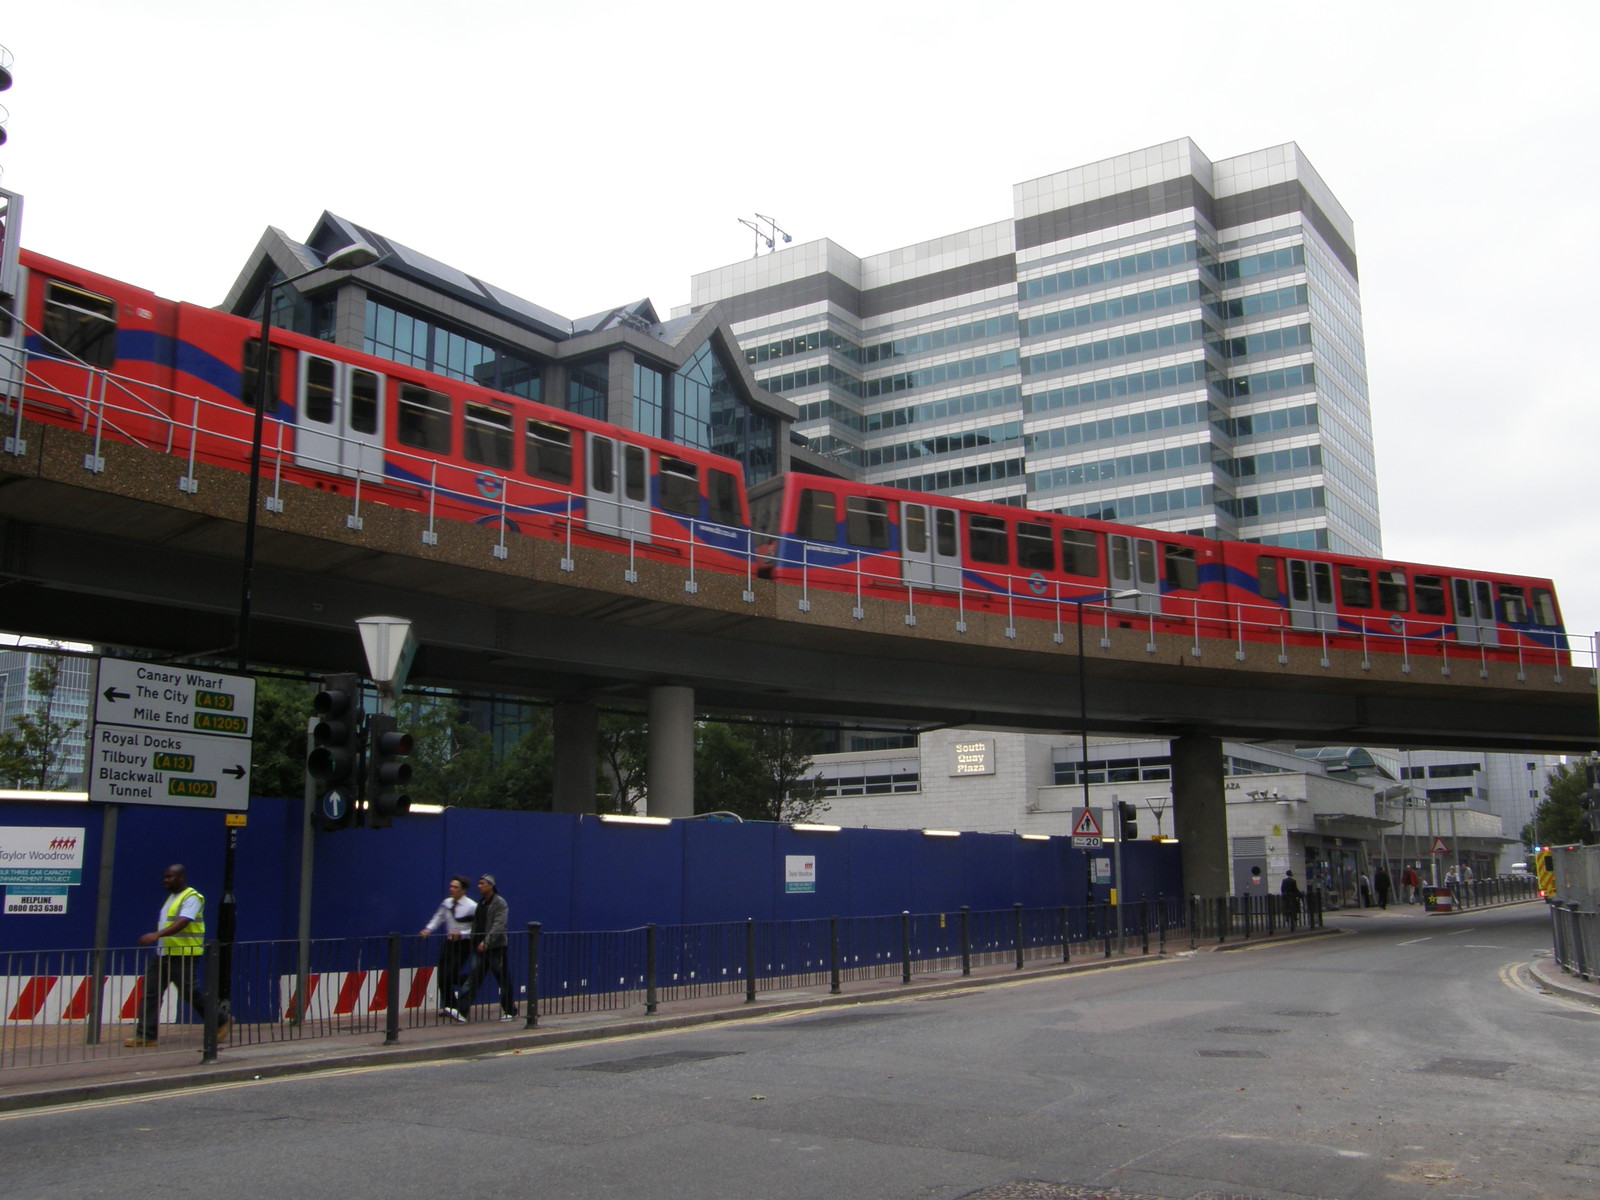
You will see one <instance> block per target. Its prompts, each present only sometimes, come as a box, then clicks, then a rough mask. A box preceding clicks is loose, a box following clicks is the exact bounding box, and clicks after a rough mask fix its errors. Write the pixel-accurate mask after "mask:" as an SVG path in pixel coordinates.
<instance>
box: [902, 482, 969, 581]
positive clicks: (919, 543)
mask: <svg viewBox="0 0 1600 1200" xmlns="http://www.w3.org/2000/svg"><path fill="white" fill-rule="evenodd" d="M960 528H961V527H960V523H959V522H958V521H957V520H956V513H955V510H954V509H952V508H935V507H932V506H930V505H927V504H912V503H909V502H907V503H903V504H901V506H900V562H901V568H902V570H903V572H904V576H903V577H904V579H905V581H906V582H907V583H910V584H920V585H921V586H923V587H935V588H940V589H943V590H945V591H952V592H953V591H957V590H958V589H959V588H960V587H961V532H960Z"/></svg>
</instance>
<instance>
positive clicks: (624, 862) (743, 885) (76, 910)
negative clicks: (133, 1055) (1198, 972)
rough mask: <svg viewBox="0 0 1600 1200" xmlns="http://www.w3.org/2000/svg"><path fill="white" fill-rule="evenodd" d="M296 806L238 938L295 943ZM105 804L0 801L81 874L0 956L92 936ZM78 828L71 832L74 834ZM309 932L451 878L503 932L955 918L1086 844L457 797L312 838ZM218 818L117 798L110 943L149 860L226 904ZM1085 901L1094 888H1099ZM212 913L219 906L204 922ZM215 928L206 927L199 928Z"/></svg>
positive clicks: (246, 884)
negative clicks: (59, 848) (605, 812)
mask: <svg viewBox="0 0 1600 1200" xmlns="http://www.w3.org/2000/svg"><path fill="white" fill-rule="evenodd" d="M302 821H303V815H302V806H301V801H300V800H299V799H295V800H292V801H288V800H275V799H257V800H254V801H252V802H251V806H250V811H249V818H248V825H247V826H246V827H245V828H243V829H241V830H239V831H238V853H237V867H236V876H235V888H234V891H235V895H236V898H237V900H238V933H237V936H238V939H239V940H240V941H241V942H247V941H270V940H278V939H287V938H293V937H294V936H295V935H296V930H297V928H298V920H299V904H300V899H299V898H300V862H301V848H300V836H301V825H302ZM105 822H106V813H105V809H104V807H103V806H101V805H98V804H88V803H78V804H60V803H36V802H29V801H17V802H5V803H0V829H6V828H11V829H19V830H24V831H27V832H28V833H29V834H33V835H35V838H34V840H37V834H38V832H39V831H45V830H66V831H69V832H70V833H71V834H72V835H74V836H81V838H82V846H81V849H82V864H83V869H82V872H81V882H79V883H77V884H75V885H72V886H70V887H66V888H64V889H58V890H64V891H65V893H66V905H65V909H66V911H65V912H59V913H57V912H51V913H31V912H16V913H8V914H6V915H4V916H0V950H6V951H31V950H45V949H62V948H73V947H84V946H89V945H91V944H92V942H93V937H94V917H95V911H96V906H97V898H98V894H99V891H98V889H99V883H100V865H101V858H102V855H101V845H102V841H103V830H104V828H105ZM77 830H82V833H81V835H77V834H76V832H75V831H77ZM311 836H312V838H313V845H314V854H313V869H312V878H313V888H312V904H311V909H312V915H311V930H312V936H313V937H317V938H324V937H349V936H372V935H379V934H385V933H390V932H396V931H397V932H402V933H414V932H416V931H417V930H418V929H420V928H421V927H422V925H423V924H424V922H425V921H426V920H427V919H428V917H429V916H430V915H431V913H432V912H433V909H434V908H435V906H436V905H437V904H438V903H439V900H440V899H441V898H442V897H443V895H444V892H445V881H446V879H447V878H448V877H449V876H450V875H452V874H463V875H467V876H470V877H472V878H474V879H476V878H477V876H478V875H480V874H482V873H483V872H490V873H492V874H494V875H495V876H496V878H497V879H498V882H499V887H500V891H501V893H502V894H503V895H504V896H505V897H506V899H507V901H508V902H509V904H510V909H511V919H512V922H513V924H514V925H516V926H519V927H520V926H521V925H523V924H524V923H526V922H528V921H539V922H540V923H541V924H543V926H544V927H545V928H546V929H547V930H551V931H555V930H581V929H587V930H614V929H628V928H633V927H636V926H640V925H645V924H649V923H654V924H658V925H679V924H699V923H709V922H721V921H742V920H745V919H754V920H757V921H787V920H806V919H813V918H826V917H832V916H838V917H852V916H870V915H879V914H885V913H899V912H906V911H908V912H912V913H954V912H956V911H959V909H960V908H961V907H962V906H963V905H965V906H967V907H970V908H972V909H973V910H975V911H982V910H994V909H1005V908H1010V907H1011V906H1013V905H1016V904H1021V905H1023V906H1024V907H1026V908H1043V907H1050V906H1055V905H1074V906H1076V905H1080V904H1083V903H1084V902H1085V900H1086V899H1087V898H1089V895H1090V891H1089V888H1088V886H1087V882H1086V881H1087V880H1088V878H1089V868H1090V864H1089V862H1088V857H1089V855H1090V854H1091V853H1093V854H1096V855H1100V856H1106V855H1109V854H1110V850H1109V849H1107V850H1104V851H1093V852H1090V851H1080V850H1074V849H1072V847H1071V840H1070V839H1069V838H1065V837H1061V838H1051V839H1049V840H1048V841H1037V840H1029V839H1023V838H1021V837H1018V836H1017V835H1015V834H1001V833H993V834H985V833H965V834H962V835H961V836H960V837H953V838H938V837H928V836H925V835H924V834H923V833H922V832H921V831H920V830H890V829H845V830H841V831H839V832H837V833H808V832H801V831H796V830H795V829H792V828H790V827H789V826H785V825H776V824H765V823H745V824H737V823H732V822H722V821H698V820H691V821H674V822H672V823H671V824H668V825H623V824H613V823H609V822H604V821H602V820H600V819H599V818H598V817H594V816H573V815H565V814H552V813H522V812H501V811H486V810H475V809H452V810H449V811H447V812H445V813H443V814H440V815H417V816H412V817H405V818H401V819H399V820H397V821H396V822H395V824H394V827H393V828H391V829H384V830H369V829H352V830H345V831H342V832H339V833H333V834H313V835H311ZM226 841H227V832H226V830H225V828H224V824H223V814H222V813H220V812H208V811H199V810H192V809H175V808H164V807H163V808H157V807H141V806H137V805H121V806H118V812H117V813H116V848H115V857H114V863H113V865H114V871H113V875H112V880H111V892H112V896H111V899H112V903H111V927H110V935H109V938H108V942H109V944H110V945H112V946H129V945H132V944H134V943H135V942H136V941H137V939H138V937H139V935H140V934H141V933H144V932H146V931H148V930H150V929H152V928H154V926H155V919H156V914H157V910H158V908H159V906H160V904H161V902H162V899H163V892H162V890H161V872H162V870H163V869H164V868H165V867H166V866H167V865H168V864H169V863H173V862H181V863H183V864H184V865H185V866H186V867H187V868H188V870H189V879H190V882H191V883H193V884H194V885H195V886H196V887H198V888H199V889H200V890H201V892H202V893H204V895H205V896H206V897H207V902H208V905H207V907H208V916H209V915H211V914H214V912H215V909H216V903H217V901H218V900H219V899H220V897H221V883H222V863H223V855H224V847H225V845H226ZM1122 860H1123V872H1124V876H1125V880H1126V883H1125V885H1124V887H1123V895H1124V897H1125V899H1126V900H1128V901H1129V902H1133V901H1137V900H1139V899H1141V898H1150V899H1154V898H1156V897H1158V896H1166V897H1173V896H1179V895H1182V894H1183V889H1182V880H1181V874H1180V868H1179V848H1178V846H1177V845H1176V844H1173V843H1165V844H1156V843H1151V842H1137V843H1129V844H1127V845H1125V846H1124V847H1123V854H1122ZM1094 898H1095V899H1097V900H1103V899H1105V898H1106V889H1105V888H1104V887H1100V888H1098V889H1096V890H1095V893H1094ZM213 920H214V918H213ZM212 928H213V930H214V928H215V926H214V924H213V926H212Z"/></svg>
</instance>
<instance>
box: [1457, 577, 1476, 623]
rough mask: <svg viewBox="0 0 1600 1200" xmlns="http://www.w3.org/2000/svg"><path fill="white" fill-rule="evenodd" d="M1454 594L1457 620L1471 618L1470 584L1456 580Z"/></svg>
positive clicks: (1463, 580)
mask: <svg viewBox="0 0 1600 1200" xmlns="http://www.w3.org/2000/svg"><path fill="white" fill-rule="evenodd" d="M1455 593H1456V616H1457V617H1458V618H1462V617H1470V616H1472V614H1473V607H1472V584H1471V583H1470V582H1469V581H1467V580H1465V579H1457V580H1456V581H1455Z"/></svg>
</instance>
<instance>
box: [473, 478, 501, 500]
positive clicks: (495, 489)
mask: <svg viewBox="0 0 1600 1200" xmlns="http://www.w3.org/2000/svg"><path fill="white" fill-rule="evenodd" d="M477 484H478V492H479V494H480V495H482V496H483V498H484V499H486V500H497V499H499V497H500V489H501V487H502V486H503V485H502V484H501V482H500V480H499V479H497V478H496V477H495V476H493V475H479V476H478V478H477Z"/></svg>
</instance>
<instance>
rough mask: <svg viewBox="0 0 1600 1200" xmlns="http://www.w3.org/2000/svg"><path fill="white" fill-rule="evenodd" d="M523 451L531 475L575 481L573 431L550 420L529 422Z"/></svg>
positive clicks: (537, 477)
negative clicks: (573, 472) (553, 423)
mask: <svg viewBox="0 0 1600 1200" xmlns="http://www.w3.org/2000/svg"><path fill="white" fill-rule="evenodd" d="M522 454H523V459H524V461H525V463H526V468H527V472H528V474H529V475H531V476H533V477H534V478H535V479H548V480H549V481H550V482H551V483H567V484H570V483H571V482H572V430H570V429H565V428H563V427H562V426H560V425H552V424H550V423H549V422H548V421H529V422H528V426H527V429H526V430H525V431H524V437H523V446H522Z"/></svg>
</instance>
